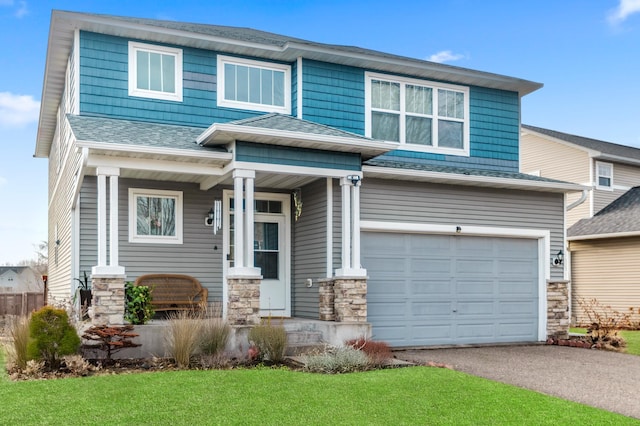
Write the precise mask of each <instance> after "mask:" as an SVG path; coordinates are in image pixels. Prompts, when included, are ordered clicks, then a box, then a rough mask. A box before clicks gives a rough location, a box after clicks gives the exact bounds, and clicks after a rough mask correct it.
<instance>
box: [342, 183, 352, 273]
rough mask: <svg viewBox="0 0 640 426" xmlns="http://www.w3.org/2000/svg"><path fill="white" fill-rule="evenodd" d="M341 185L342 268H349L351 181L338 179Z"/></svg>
mask: <svg viewBox="0 0 640 426" xmlns="http://www.w3.org/2000/svg"><path fill="white" fill-rule="evenodd" d="M340 185H341V187H342V270H345V271H346V270H349V269H351V182H350V181H349V180H347V178H342V179H340Z"/></svg>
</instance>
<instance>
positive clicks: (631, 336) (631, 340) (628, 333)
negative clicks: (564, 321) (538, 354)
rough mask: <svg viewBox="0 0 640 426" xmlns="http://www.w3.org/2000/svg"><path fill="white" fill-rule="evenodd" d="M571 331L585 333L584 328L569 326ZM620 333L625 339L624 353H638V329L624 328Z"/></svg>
mask: <svg viewBox="0 0 640 426" xmlns="http://www.w3.org/2000/svg"><path fill="white" fill-rule="evenodd" d="M569 331H571V332H572V333H586V332H587V329H586V328H578V327H571V329H570V330H569ZM620 335H621V336H622V338H623V339H624V340H626V341H627V348H626V350H625V352H626V353H628V354H631V355H640V330H624V331H621V332H620Z"/></svg>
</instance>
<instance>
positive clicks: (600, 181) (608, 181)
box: [596, 161, 613, 190]
mask: <svg viewBox="0 0 640 426" xmlns="http://www.w3.org/2000/svg"><path fill="white" fill-rule="evenodd" d="M596 176H597V182H596V187H597V188H598V189H607V190H612V189H613V164H611V163H602V162H600V161H598V162H596Z"/></svg>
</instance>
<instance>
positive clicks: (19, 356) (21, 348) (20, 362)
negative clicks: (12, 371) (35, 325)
mask: <svg viewBox="0 0 640 426" xmlns="http://www.w3.org/2000/svg"><path fill="white" fill-rule="evenodd" d="M29 320H30V318H29V317H28V316H15V317H12V318H11V319H9V336H10V337H11V344H10V345H8V346H7V349H8V350H7V356H8V362H9V363H10V364H12V365H14V366H15V367H16V368H18V369H19V370H24V369H25V368H27V361H28V360H29V357H28V356H27V347H28V345H29Z"/></svg>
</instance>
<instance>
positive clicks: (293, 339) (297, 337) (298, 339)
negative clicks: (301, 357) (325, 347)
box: [287, 330, 322, 345]
mask: <svg viewBox="0 0 640 426" xmlns="http://www.w3.org/2000/svg"><path fill="white" fill-rule="evenodd" d="M287 342H288V343H289V345H314V344H319V343H322V332H321V331H311V330H296V331H289V330H287Z"/></svg>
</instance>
